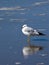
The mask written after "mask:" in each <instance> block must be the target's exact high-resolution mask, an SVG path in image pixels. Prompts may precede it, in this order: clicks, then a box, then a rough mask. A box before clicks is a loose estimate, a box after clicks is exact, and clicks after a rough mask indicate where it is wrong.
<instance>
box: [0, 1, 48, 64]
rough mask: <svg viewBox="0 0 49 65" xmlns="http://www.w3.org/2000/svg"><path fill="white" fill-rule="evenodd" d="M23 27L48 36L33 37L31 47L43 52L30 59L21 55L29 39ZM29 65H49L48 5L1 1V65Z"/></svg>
mask: <svg viewBox="0 0 49 65" xmlns="http://www.w3.org/2000/svg"><path fill="white" fill-rule="evenodd" d="M40 2H41V3H40ZM38 3H39V4H38ZM15 7H16V9H15ZM23 24H27V25H28V26H30V27H33V28H34V29H43V30H41V32H43V33H45V34H46V36H41V37H40V36H39V37H37V36H36V37H31V39H30V40H31V44H32V45H35V46H42V47H43V50H40V51H38V52H37V53H34V54H32V55H29V56H28V57H27V58H25V57H24V55H23V52H22V50H23V48H24V47H25V46H28V43H27V36H25V35H23V33H22V31H21V27H22V25H23ZM42 54H45V55H44V56H42ZM17 63H19V64H17ZM42 63H43V64H42ZM30 64H31V65H49V1H48V0H21V1H20V0H0V65H30Z"/></svg>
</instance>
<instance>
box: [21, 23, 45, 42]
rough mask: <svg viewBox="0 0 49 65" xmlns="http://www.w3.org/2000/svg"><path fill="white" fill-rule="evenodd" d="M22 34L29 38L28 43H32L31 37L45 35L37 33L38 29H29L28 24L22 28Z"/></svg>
mask: <svg viewBox="0 0 49 65" xmlns="http://www.w3.org/2000/svg"><path fill="white" fill-rule="evenodd" d="M22 33H23V34H24V35H27V36H28V42H29V41H30V36H43V35H45V34H43V33H41V32H39V31H37V30H36V29H33V28H32V27H29V26H28V25H27V24H24V25H23V26H22Z"/></svg>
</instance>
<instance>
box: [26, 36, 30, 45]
mask: <svg viewBox="0 0 49 65" xmlns="http://www.w3.org/2000/svg"><path fill="white" fill-rule="evenodd" d="M27 42H28V43H29V44H30V35H29V36H28V39H27Z"/></svg>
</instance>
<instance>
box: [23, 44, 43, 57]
mask: <svg viewBox="0 0 49 65" xmlns="http://www.w3.org/2000/svg"><path fill="white" fill-rule="evenodd" d="M42 49H43V47H41V46H34V45H31V44H29V45H28V46H25V47H24V48H23V55H24V56H28V55H32V54H35V53H37V52H38V51H40V50H42Z"/></svg>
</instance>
